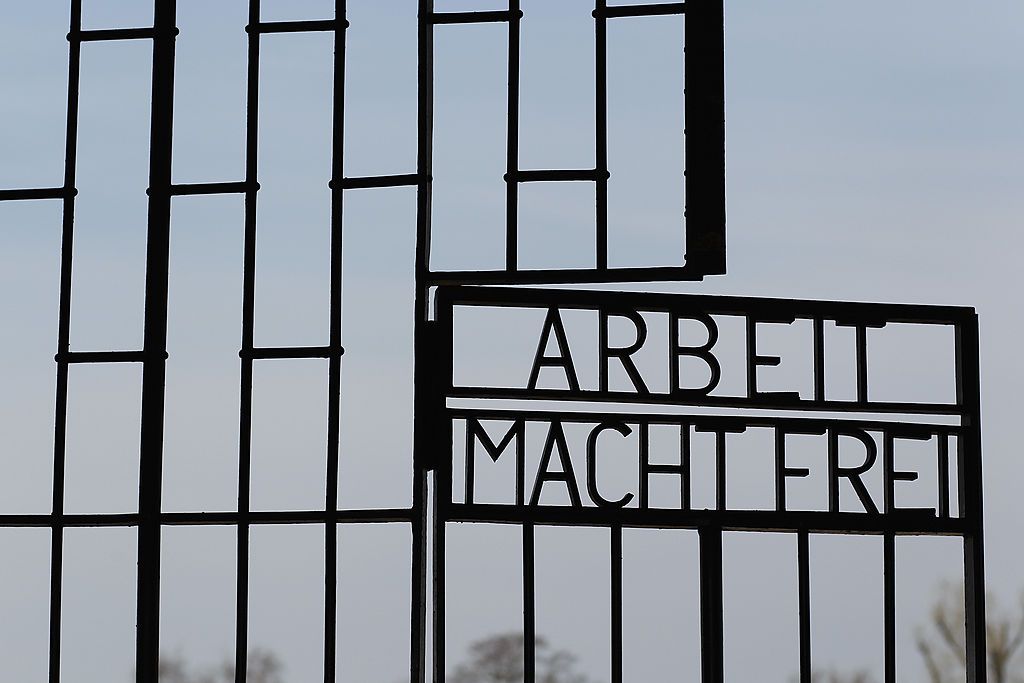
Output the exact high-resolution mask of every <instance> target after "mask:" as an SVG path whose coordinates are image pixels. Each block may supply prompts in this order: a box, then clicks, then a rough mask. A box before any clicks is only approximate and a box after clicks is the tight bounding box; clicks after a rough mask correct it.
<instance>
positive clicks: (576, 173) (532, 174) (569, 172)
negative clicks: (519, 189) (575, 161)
mask: <svg viewBox="0 0 1024 683" xmlns="http://www.w3.org/2000/svg"><path fill="white" fill-rule="evenodd" d="M609 177H610V174H609V173H608V171H599V170H597V169H596V168H578V169H572V168H570V169H557V170H556V169H545V170H536V171H514V172H512V173H506V174H505V175H504V178H505V182H515V183H545V182H565V181H580V180H589V181H597V180H601V179H607V178H609Z"/></svg>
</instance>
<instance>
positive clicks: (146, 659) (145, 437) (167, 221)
mask: <svg viewBox="0 0 1024 683" xmlns="http://www.w3.org/2000/svg"><path fill="white" fill-rule="evenodd" d="M175 13H176V7H175V0H155V2H154V8H153V85H152V98H153V101H152V113H151V118H150V140H149V216H148V229H147V243H146V300H145V306H146V313H145V323H144V328H143V339H144V341H143V352H144V353H145V359H144V360H143V362H142V429H141V432H142V433H141V448H140V452H141V455H140V462H139V532H138V533H139V556H138V603H137V609H138V615H137V622H136V623H137V626H136V644H135V655H136V663H135V670H136V680H137V681H138V682H139V683H151V682H152V681H156V680H157V676H158V669H159V664H160V508H161V490H162V478H163V440H164V385H165V377H166V370H167V368H166V364H167V285H168V265H169V264H168V262H169V251H170V227H171V150H172V144H171V134H172V131H173V125H172V124H173V121H172V115H173V112H174V42H175V35H176V34H177V32H178V29H177V27H176V26H175Z"/></svg>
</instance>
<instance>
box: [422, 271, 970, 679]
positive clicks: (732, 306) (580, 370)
mask: <svg viewBox="0 0 1024 683" xmlns="http://www.w3.org/2000/svg"><path fill="white" fill-rule="evenodd" d="M435 327H436V334H437V339H436V347H437V363H436V365H435V370H436V372H437V377H436V381H435V384H434V392H433V393H434V396H433V405H432V408H431V410H432V412H431V415H432V416H433V418H432V419H433V420H435V421H437V422H440V423H441V425H440V426H439V427H438V430H437V434H439V435H440V434H443V433H447V439H446V441H445V442H443V443H438V444H434V454H435V465H436V474H435V477H436V478H435V481H436V489H435V495H436V499H435V504H436V514H437V517H436V520H435V527H434V528H435V534H436V535H435V570H434V571H435V575H437V577H438V578H437V580H438V581H439V583H438V586H440V587H442V588H443V582H444V568H443V562H444V529H445V525H446V524H447V523H449V522H490V523H512V524H521V525H522V526H523V533H524V536H523V562H524V626H523V628H524V632H526V633H527V634H530V633H532V630H533V624H532V619H533V607H534V605H533V601H534V595H533V590H532V583H531V581H532V579H531V576H532V571H533V570H532V565H533V562H534V555H533V529H534V527H535V526H536V525H580V524H582V525H588V526H604V527H608V528H609V529H610V530H611V534H612V536H611V560H610V561H611V563H612V574H611V575H612V582H613V585H612V587H611V595H612V602H613V604H612V607H611V609H612V614H613V621H614V618H615V617H614V615H615V614H617V613H619V612H620V611H621V600H622V594H621V585H616V581H617V580H621V561H622V557H621V533H622V528H623V527H657V528H673V527H674V528H681V529H696V530H697V531H698V532H699V535H700V568H701V569H700V583H701V641H702V645H701V648H702V652H703V653H704V656H703V657H702V664H701V665H702V667H704V676H705V677H704V680H722V678H721V672H722V670H721V666H722V622H721V612H722V609H721V607H722V585H721V576H722V568H721V562H722V555H721V539H722V532H723V531H725V530H730V531H775V532H792V533H795V534H796V535H797V538H798V544H797V548H798V558H797V561H798V566H799V581H800V589H799V595H800V603H801V604H800V615H801V616H800V621H801V626H800V630H801V633H800V638H801V666H800V668H801V671H802V672H809V671H810V659H809V657H810V654H809V653H810V631H811V629H810V617H809V611H810V610H809V599H810V598H809V594H810V591H809V583H810V581H811V578H810V575H809V574H810V572H809V569H808V549H807V548H808V535H809V534H817V533H847V534H849V533H854V534H870V535H880V536H882V538H883V539H884V553H883V557H884V560H883V562H884V567H882V572H883V576H884V581H883V583H884V601H885V615H886V618H885V650H886V652H885V661H886V671H887V680H892V678H891V676H893V675H894V672H895V639H896V635H895V632H896V629H895V578H894V575H895V562H896V559H895V557H896V550H895V540H894V539H895V537H896V536H899V535H923V534H928V535H938V536H952V537H961V538H963V542H964V569H965V579H966V583H965V585H966V590H967V600H968V605H967V606H968V610H967V621H968V633H969V634H972V636H970V638H973V637H974V635H975V634H974V631H975V629H977V628H978V627H979V624H981V623H983V621H982V620H983V614H982V612H983V609H982V607H981V603H980V596H981V592H982V588H981V586H982V579H981V577H982V571H981V568H982V553H981V494H980V491H981V469H980V468H981V465H980V431H979V430H980V425H979V404H978V374H977V367H978V358H977V320H976V316H975V313H974V310H973V309H970V308H960V307H941V306H910V305H893V304H867V303H841V302H822V301H799V300H782V299H762V298H742V297H721V296H694V295H676V294H649V293H627V292H595V291H559V290H526V289H502V288H489V287H488V288H483V287H450V288H440V289H439V290H438V293H437V298H436V323H435ZM780 334H784V335H786V340H787V343H786V344H780V343H779V335H780ZM895 334H903V335H906V336H907V337H908V338H909V339H912V340H913V341H912V343H909V344H906V345H905V346H904V347H903V351H902V355H901V353H898V352H895V351H894V350H893V348H892V344H891V343H887V339H888V337H887V335H889V336H892V335H895ZM925 338H928V339H930V340H931V342H930V343H928V342H925V341H923V340H924V339H925ZM873 344H877V348H875V347H874V346H873ZM943 351H944V352H945V356H943V355H942V353H941V352H943ZM922 354H927V355H928V358H927V362H926V363H924V364H923V365H922V366H921V367H923V372H924V376H923V377H918V376H917V375H915V376H914V378H913V379H914V382H913V383H923V384H924V385H925V386H927V387H929V389H928V390H927V391H925V392H923V396H924V398H923V399H922V398H921V397H920V396H917V397H915V396H901V395H899V394H898V393H896V392H895V391H894V390H893V385H894V384H899V383H898V382H893V381H889V380H891V379H893V378H894V377H895V378H900V377H901V376H903V375H906V374H907V373H909V372H910V370H909V369H908V367H909V366H913V365H914V363H915V358H914V357H913V356H919V355H922ZM933 356H934V357H933ZM474 359H476V360H474ZM780 366H781V367H780ZM783 370H784V372H783ZM844 373H845V375H846V382H845V386H842V385H844V382H841V381H836V380H837V379H842V377H840V376H842V375H844ZM903 384H906V382H904V383H903ZM656 492H657V493H656ZM666 493H668V494H669V495H665V494H666ZM617 569H618V571H617ZM616 577H618V579H616ZM436 595H439V596H443V590H440V589H439V590H438V592H437V593H436ZM438 609H439V610H441V612H442V613H443V604H442V605H440V606H439V607H438ZM435 628H436V629H437V630H438V632H439V637H440V639H441V642H443V623H442V622H435ZM621 637H622V634H621V624H620V625H618V628H617V629H616V627H615V626H614V625H613V641H615V640H616V639H619V640H621ZM973 642H974V641H973V640H972V641H971V642H970V643H969V644H968V650H969V651H970V654H971V658H972V659H971V661H972V662H976V660H975V659H974V658H973V652H974V645H973ZM620 645H621V643H620V642H613V650H614V651H619V650H620V649H621V648H620ZM977 680H981V679H980V678H979V679H977Z"/></svg>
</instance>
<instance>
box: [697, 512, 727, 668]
mask: <svg viewBox="0 0 1024 683" xmlns="http://www.w3.org/2000/svg"><path fill="white" fill-rule="evenodd" d="M697 533H698V534H699V539H700V651H701V657H700V670H701V674H700V680H701V683H722V681H723V680H724V679H725V657H724V653H723V647H724V643H723V640H724V633H723V631H724V627H723V618H722V611H723V609H724V605H723V603H722V529H721V528H720V527H713V526H705V527H701V528H700V529H698V531H697Z"/></svg>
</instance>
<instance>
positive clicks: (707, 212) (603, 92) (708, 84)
mask: <svg viewBox="0 0 1024 683" xmlns="http://www.w3.org/2000/svg"><path fill="white" fill-rule="evenodd" d="M520 4H521V3H520V1H519V0H509V3H508V9H507V10H504V11H480V12H437V13H424V10H428V11H429V8H426V7H423V6H421V21H422V19H423V17H429V20H428V21H429V25H430V26H429V28H425V29H421V30H423V31H426V32H429V35H426V36H425V39H426V40H428V41H433V40H435V39H436V40H444V35H443V34H437V33H436V31H433V30H431V29H433V27H435V26H438V25H452V24H472V23H503V24H507V25H508V73H507V82H508V90H507V95H506V97H507V106H508V110H507V119H506V156H505V165H506V169H505V175H504V181H505V186H506V193H505V226H504V228H505V239H504V252H505V253H504V263H505V265H504V268H502V269H500V270H465V271H433V270H430V271H428V272H427V282H428V283H429V284H432V285H438V284H471V283H476V284H483V283H489V284H498V283H504V284H538V283H566V282H650V281H655V280H674V281H675V280H700V279H703V277H704V276H705V275H715V274H722V273H725V77H724V38H723V22H724V16H723V3H722V0H691V1H690V2H688V3H682V2H670V3H656V4H636V5H621V6H615V5H611V6H610V5H609V3H608V2H607V0H596V1H595V3H594V9H593V11H592V13H591V14H592V16H593V18H594V31H595V60H594V66H595V69H594V71H595V72H594V86H595V88H594V91H595V101H594V114H595V133H596V135H595V139H594V150H595V161H596V165H595V167H594V168H559V169H523V168H521V167H520V163H519V137H520V89H521V88H520V62H521V59H520V57H521V54H520V51H521V42H522V41H521V23H522V22H523V20H524V13H523V11H522V9H521V8H520ZM684 14H685V16H686V21H685V48H683V49H684V51H685V53H686V73H685V90H684V92H685V93H686V97H685V112H684V118H685V121H686V129H685V131H684V130H683V128H682V126H680V130H679V140H680V142H681V141H682V138H683V137H684V135H685V140H686V145H685V166H686V169H687V170H686V172H685V176H686V177H685V197H686V208H685V211H684V212H682V214H681V215H680V216H679V223H678V225H679V228H680V230H682V228H683V225H684V215H685V226H686V230H685V252H686V253H685V254H680V255H679V264H678V265H676V266H658V267H609V258H608V180H609V178H610V177H611V175H612V174H611V172H610V169H609V164H608V35H607V33H608V22H609V21H618V20H622V19H628V18H630V17H651V16H657V17H666V18H665V19H663V20H664V21H670V20H672V19H673V17H678V16H681V15H684ZM431 53H432V49H431V47H428V46H421V52H420V59H421V64H422V60H424V59H429V58H430V57H431ZM680 58H682V55H680ZM421 73H423V71H422V69H421ZM428 87H429V86H428ZM665 143H666V144H668V143H669V141H668V140H666V141H665ZM421 170H422V169H421ZM533 182H546V183H550V182H554V183H562V182H588V183H594V185H595V188H596V207H595V209H596V211H595V216H594V251H595V261H596V263H595V265H594V267H593V268H549V269H525V268H521V267H520V263H519V251H520V239H519V236H520V218H519V187H520V185H521V184H523V183H533ZM683 185H684V179H683V178H680V179H679V188H680V190H682V189H683ZM484 229H486V227H485V228H484ZM427 237H428V239H429V228H428V230H427Z"/></svg>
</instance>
